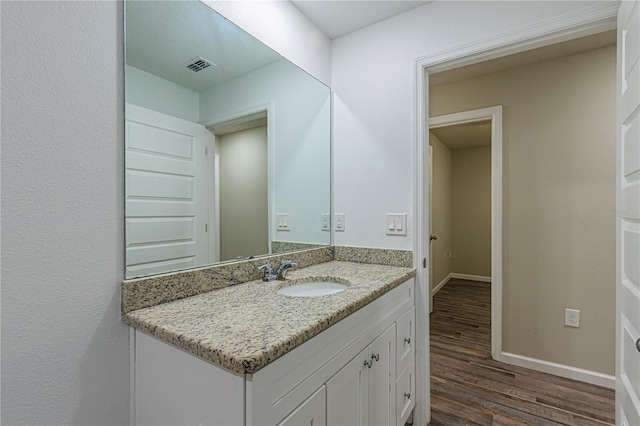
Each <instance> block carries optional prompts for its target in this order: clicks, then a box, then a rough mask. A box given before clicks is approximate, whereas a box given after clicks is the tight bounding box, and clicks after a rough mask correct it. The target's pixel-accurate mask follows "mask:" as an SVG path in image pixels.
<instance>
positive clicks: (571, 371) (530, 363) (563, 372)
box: [500, 352, 616, 389]
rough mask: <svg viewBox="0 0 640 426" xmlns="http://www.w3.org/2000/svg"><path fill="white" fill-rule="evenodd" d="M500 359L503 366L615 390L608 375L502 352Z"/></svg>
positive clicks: (613, 382) (613, 383)
mask: <svg viewBox="0 0 640 426" xmlns="http://www.w3.org/2000/svg"><path fill="white" fill-rule="evenodd" d="M501 358H502V359H501V360H500V361H501V362H504V363H505V364H510V365H515V366H517V367H524V368H528V369H530V370H536V371H541V372H543V373H549V374H553V375H555V376H560V377H565V378H567V379H573V380H579V381H581V382H585V383H591V384H592V385H597V386H604V387H606V388H609V389H615V387H616V378H615V377H614V376H609V375H608V374H602V373H598V372H596V371H590V370H584V369H582V368H577V367H571V366H569V365H564V364H556V363H554V362H549V361H543V360H541V359H537V358H529V357H526V356H522V355H516V354H512V353H509V352H502V354H501Z"/></svg>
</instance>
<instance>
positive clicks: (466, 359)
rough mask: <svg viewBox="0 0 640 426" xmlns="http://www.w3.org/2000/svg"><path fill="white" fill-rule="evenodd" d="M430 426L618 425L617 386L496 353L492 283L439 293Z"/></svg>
mask: <svg viewBox="0 0 640 426" xmlns="http://www.w3.org/2000/svg"><path fill="white" fill-rule="evenodd" d="M433 305H434V309H433V312H432V313H431V316H430V320H431V423H429V425H431V426H456V425H504V426H511V425H606V424H613V423H614V422H615V418H614V391H613V390H612V389H607V388H603V387H599V386H594V385H590V384H586V383H582V382H578V381H575V380H570V379H564V378H561V377H558V376H553V375H550V374H545V373H539V372H536V371H532V370H528V369H525V368H520V367H515V366H511V365H507V364H502V363H500V362H496V361H493V360H492V359H491V335H490V333H491V325H490V323H491V287H490V283H485V282H477V281H468V280H459V279H452V280H450V281H449V282H448V283H447V284H446V285H445V286H444V287H443V288H442V289H441V290H440V291H439V292H438V293H437V294H436V296H435V297H434V298H433Z"/></svg>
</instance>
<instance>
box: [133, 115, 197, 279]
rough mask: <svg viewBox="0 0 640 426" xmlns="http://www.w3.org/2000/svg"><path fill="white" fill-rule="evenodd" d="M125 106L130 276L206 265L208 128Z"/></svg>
mask: <svg viewBox="0 0 640 426" xmlns="http://www.w3.org/2000/svg"><path fill="white" fill-rule="evenodd" d="M126 108H127V109H126V124H125V132H126V134H125V144H126V152H125V157H126V160H125V201H126V276H127V277H134V276H141V275H148V274H154V273H160V272H165V271H170V270H176V269H185V268H192V267H196V266H201V265H204V264H205V263H206V262H207V238H206V232H205V227H206V214H207V207H206V195H207V194H206V161H205V134H206V133H205V132H206V129H205V127H204V126H201V125H199V124H196V123H191V122H189V121H186V120H182V119H179V118H176V117H172V116H169V115H165V114H161V113H158V112H155V111H152V110H149V109H146V108H141V107H138V106H136V105H131V104H127V106H126Z"/></svg>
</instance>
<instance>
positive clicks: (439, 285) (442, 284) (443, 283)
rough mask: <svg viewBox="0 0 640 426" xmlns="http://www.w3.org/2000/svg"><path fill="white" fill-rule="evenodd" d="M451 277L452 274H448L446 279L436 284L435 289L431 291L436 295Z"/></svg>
mask: <svg viewBox="0 0 640 426" xmlns="http://www.w3.org/2000/svg"><path fill="white" fill-rule="evenodd" d="M450 279H451V274H449V275H447V276H446V277H444V280H442V281H440V284H438V285H437V286H435V287H434V288H433V290H431V293H432V294H433V295H434V296H435V295H436V293H437V292H439V291H440V289H441V288H442V287H444V285H445V284H446V283H447V282H449V280H450Z"/></svg>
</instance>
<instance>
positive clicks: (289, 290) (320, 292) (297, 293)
mask: <svg viewBox="0 0 640 426" xmlns="http://www.w3.org/2000/svg"><path fill="white" fill-rule="evenodd" d="M348 288H349V286H347V285H344V284H338V283H333V282H328V281H314V282H309V283H301V284H294V285H290V286H287V287H283V288H281V289H280V290H278V294H282V295H284V296H290V297H318V296H327V295H329V294H336V293H340V292H341V291H344V290H346V289H348Z"/></svg>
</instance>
